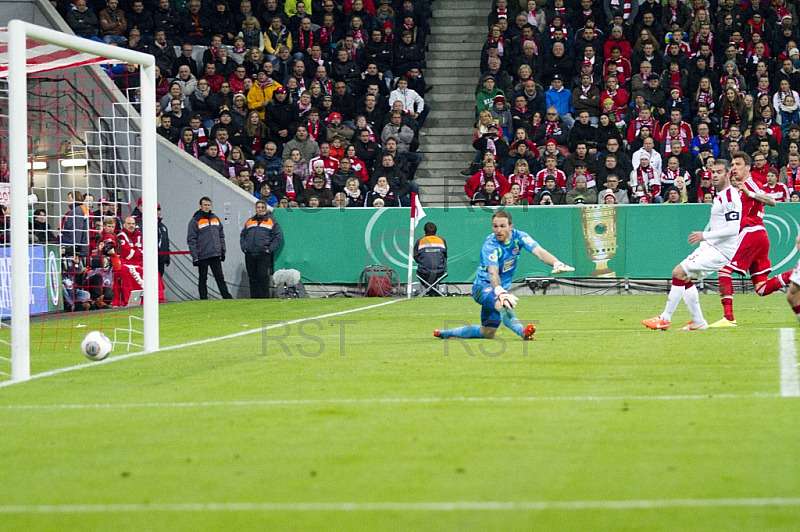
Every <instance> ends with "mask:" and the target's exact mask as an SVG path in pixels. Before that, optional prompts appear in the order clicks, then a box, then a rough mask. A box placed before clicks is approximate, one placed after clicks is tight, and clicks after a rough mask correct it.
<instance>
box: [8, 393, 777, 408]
mask: <svg viewBox="0 0 800 532" xmlns="http://www.w3.org/2000/svg"><path fill="white" fill-rule="evenodd" d="M777 397H780V395H778V394H761V393H754V394H746V395H739V394H719V395H713V394H706V395H617V396H591V395H585V396H563V397H562V396H550V397H378V398H363V399H358V398H355V399H264V400H256V401H197V402H176V403H167V402H164V403H116V404H115V403H87V404H43V405H0V411H2V410H82V409H126V408H208V407H259V406H316V405H367V404H378V405H381V404H385V405H403V404H426V403H555V402H576V403H577V402H598V403H599V402H608V401H702V400H710V399H759V398H767V399H770V398H777Z"/></svg>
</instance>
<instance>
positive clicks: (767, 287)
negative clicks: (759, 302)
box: [756, 270, 792, 296]
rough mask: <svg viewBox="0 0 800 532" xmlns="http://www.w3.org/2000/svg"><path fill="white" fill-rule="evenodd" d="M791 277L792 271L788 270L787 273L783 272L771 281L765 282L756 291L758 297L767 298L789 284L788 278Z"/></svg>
mask: <svg viewBox="0 0 800 532" xmlns="http://www.w3.org/2000/svg"><path fill="white" fill-rule="evenodd" d="M791 275H792V271H791V270H789V271H788V272H783V273H782V274H780V275H776V276H775V277H773V278H772V279H768V280H767V282H766V283H764V284H763V285H762V286H761V288H759V289H758V290H757V291H756V293H757V294H758V295H760V296H768V295H770V294H771V293H773V292H775V291H777V290H780V289H781V288H784V287H785V286H786V285H787V284H788V283H789V277H790V276H791Z"/></svg>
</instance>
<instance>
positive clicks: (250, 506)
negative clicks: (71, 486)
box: [0, 497, 800, 514]
mask: <svg viewBox="0 0 800 532" xmlns="http://www.w3.org/2000/svg"><path fill="white" fill-rule="evenodd" d="M797 506H800V497H769V498H755V497H753V498H728V499H650V500H648V499H644V500H620V501H591V500H590V501H442V502H330V503H326V502H285V503H281V502H217V503H122V504H59V505H44V504H43V505H5V506H0V514H87V513H142V512H178V513H193V512H458V511H480V512H486V511H546V510H571V511H576V510H578V511H580V510H659V509H670V508H735V507H751V508H752V507H759V508H763V507H797Z"/></svg>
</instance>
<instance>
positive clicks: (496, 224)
mask: <svg viewBox="0 0 800 532" xmlns="http://www.w3.org/2000/svg"><path fill="white" fill-rule="evenodd" d="M492 233H493V234H491V235H489V236H488V237H487V238H486V241H485V242H484V243H483V247H481V258H480V264H479V265H478V276H477V278H476V279H475V284H473V285H472V298H473V299H474V300H475V301H476V302H477V303H478V304H479V305H480V306H481V324H480V325H467V326H466V327H458V328H456V329H448V330H446V331H441V330H439V329H436V330H435V331H433V335H434V336H436V337H437V338H494V335H495V333H496V332H497V328H498V327H500V322H502V323H503V325H505V326H506V327H508V328H509V329H511V330H512V331H514V332H515V333H517V334H518V335H519V336H521V337H522V339H523V340H530V339H532V338H533V334H534V333H535V332H536V326H535V325H533V324H532V323H529V324H528V325H526V326H524V327H523V326H522V323H520V321H519V320H518V319H517V316H516V315H515V314H514V310H513V309H514V307H515V306H516V305H517V297H516V296H514V295H513V294H511V293H510V292H509V291H508V288H509V287H510V286H511V281H512V280H513V279H514V271H515V270H516V269H517V261H518V260H519V253H520V248H523V249H526V250H527V251H530V252H531V253H533V254H534V255H535V256H536V258H538V259H539V260H541V261H542V262H544V263H545V264H547V265H549V266H552V267H553V273H554V274H557V273H564V272H571V271H575V268H573V267H571V266H567V265H566V264H564V263H563V262H561V261H559V260H558V259H557V258H555V257H554V256H553V255H552V254H550V253H549V252H548V251H547V250H546V249H544V248H543V247H542V246H540V245H539V244H538V242H536V241H535V240H534V239H533V238H531V237H530V235H528V234H527V233H525V232H523V231H517V230H516V229H514V224H513V223H512V221H511V215H510V214H509V213H508V212H506V211H498V212H496V213H495V214H494V216H492Z"/></svg>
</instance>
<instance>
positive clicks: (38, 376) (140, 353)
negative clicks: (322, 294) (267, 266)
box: [0, 298, 410, 388]
mask: <svg viewBox="0 0 800 532" xmlns="http://www.w3.org/2000/svg"><path fill="white" fill-rule="evenodd" d="M400 301H410V300H409V299H405V298H403V299H392V300H391V301H384V302H383V303H377V304H375V305H367V306H366V307H359V308H354V309H349V310H342V311H339V312H331V313H328V314H320V315H319V316H313V317H310V318H299V319H296V320H291V321H287V322H283V323H276V324H274V325H269V326H267V327H259V328H257V329H248V330H246V331H240V332H237V333H233V334H226V335H224V336H216V337H214V338H205V339H203V340H196V341H194V342H186V343H183V344H177V345H170V346H167V347H162V348H160V349H158V351H137V352H135V353H127V354H125V355H120V356H115V357H111V358H107V359H105V360H102V361H100V362H92V363H90V364H79V365H77V366H68V367H66V368H58V369H53V370H50V371H43V372H42V373H36V374H35V375H31V378H30V380H33V379H41V378H42V377H52V376H53V375H59V374H61V373H66V372H68V371H77V370H81V369H86V368H91V367H95V366H98V365H100V364H112V363H114V362H119V361H120V360H125V359H128V358H133V357H139V356H143V355H149V354H155V353H163V352H164V351H172V350H174V349H183V348H184V347H192V346H196V345H203V344H210V343H212V342H219V341H222V340H230V339H231V338H239V337H240V336H247V335H249V334H255V333H259V332H263V331H268V330H270V329H276V328H278V327H285V326H287V325H294V324H295V323H301V322H304V321H309V320H321V319H323V318H332V317H334V316H343V315H345V314H351V313H353V312H360V311H362V310H370V309H373V308H378V307H383V306H386V305H392V304H394V303H399V302H400ZM22 382H27V381H22ZM12 384H18V382H17V381H11V380H7V381H3V382H0V388H4V387H6V386H11V385H12Z"/></svg>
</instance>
